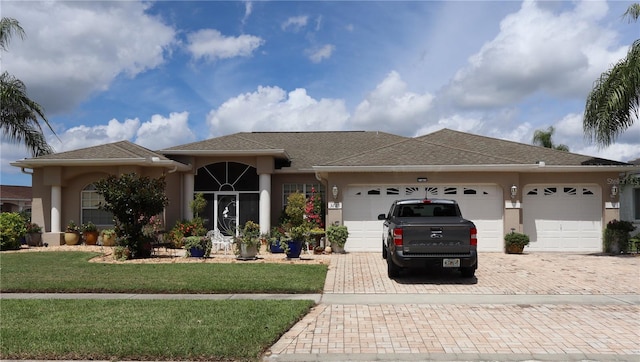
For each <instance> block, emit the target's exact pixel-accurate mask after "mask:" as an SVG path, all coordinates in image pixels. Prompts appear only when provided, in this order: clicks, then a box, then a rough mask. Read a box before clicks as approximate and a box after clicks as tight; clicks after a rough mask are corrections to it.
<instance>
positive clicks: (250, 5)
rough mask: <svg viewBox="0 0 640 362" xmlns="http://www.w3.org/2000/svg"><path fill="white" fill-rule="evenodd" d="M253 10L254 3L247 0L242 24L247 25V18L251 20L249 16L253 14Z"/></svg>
mask: <svg viewBox="0 0 640 362" xmlns="http://www.w3.org/2000/svg"><path fill="white" fill-rule="evenodd" d="M252 12H253V3H252V2H251V1H246V2H245V3H244V17H243V18H242V25H245V24H246V23H247V20H249V16H251V13H252Z"/></svg>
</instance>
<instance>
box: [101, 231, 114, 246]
mask: <svg viewBox="0 0 640 362" xmlns="http://www.w3.org/2000/svg"><path fill="white" fill-rule="evenodd" d="M100 236H101V237H102V246H114V245H116V231H115V229H102V230H101V231H100Z"/></svg>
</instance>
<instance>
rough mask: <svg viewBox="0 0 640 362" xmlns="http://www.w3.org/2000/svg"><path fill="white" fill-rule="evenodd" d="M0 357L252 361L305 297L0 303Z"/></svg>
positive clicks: (303, 307) (304, 305) (295, 316)
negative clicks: (282, 298)
mask: <svg viewBox="0 0 640 362" xmlns="http://www.w3.org/2000/svg"><path fill="white" fill-rule="evenodd" d="M0 303H1V304H2V325H1V326H0V335H2V344H1V347H0V351H1V356H0V358H2V359H4V360H6V359H49V360H60V359H69V360H71V359H84V360H90V359H97V360H209V361H217V360H257V359H258V358H259V357H260V355H261V354H262V353H263V352H264V351H265V350H266V349H267V348H269V346H271V345H272V344H273V343H275V342H276V341H277V339H278V338H279V337H280V336H281V335H282V334H283V333H284V332H285V331H286V330H288V329H289V328H290V327H291V326H293V324H295V323H296V322H297V321H298V320H299V319H300V318H302V316H303V315H304V314H306V313H307V312H308V311H309V309H310V308H311V307H312V306H313V304H314V303H313V301H307V300H216V301H208V300H26V299H23V300H20V299H12V300H2V301H1V302H0Z"/></svg>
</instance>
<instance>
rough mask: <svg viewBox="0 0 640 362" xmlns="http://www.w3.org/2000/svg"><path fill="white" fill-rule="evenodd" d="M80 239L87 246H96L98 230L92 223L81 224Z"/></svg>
mask: <svg viewBox="0 0 640 362" xmlns="http://www.w3.org/2000/svg"><path fill="white" fill-rule="evenodd" d="M82 238H83V239H84V243H85V244H87V245H96V244H97V243H98V228H97V227H96V225H95V224H94V223H93V222H91V221H89V222H88V223H86V224H82Z"/></svg>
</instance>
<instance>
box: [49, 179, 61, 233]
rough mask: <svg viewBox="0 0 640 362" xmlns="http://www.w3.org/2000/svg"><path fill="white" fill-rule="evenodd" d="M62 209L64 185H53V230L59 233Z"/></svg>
mask: <svg viewBox="0 0 640 362" xmlns="http://www.w3.org/2000/svg"><path fill="white" fill-rule="evenodd" d="M60 210H62V186H60V185H51V232H52V233H59V232H61V231H62V230H61V229H60V224H61V213H60Z"/></svg>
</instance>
